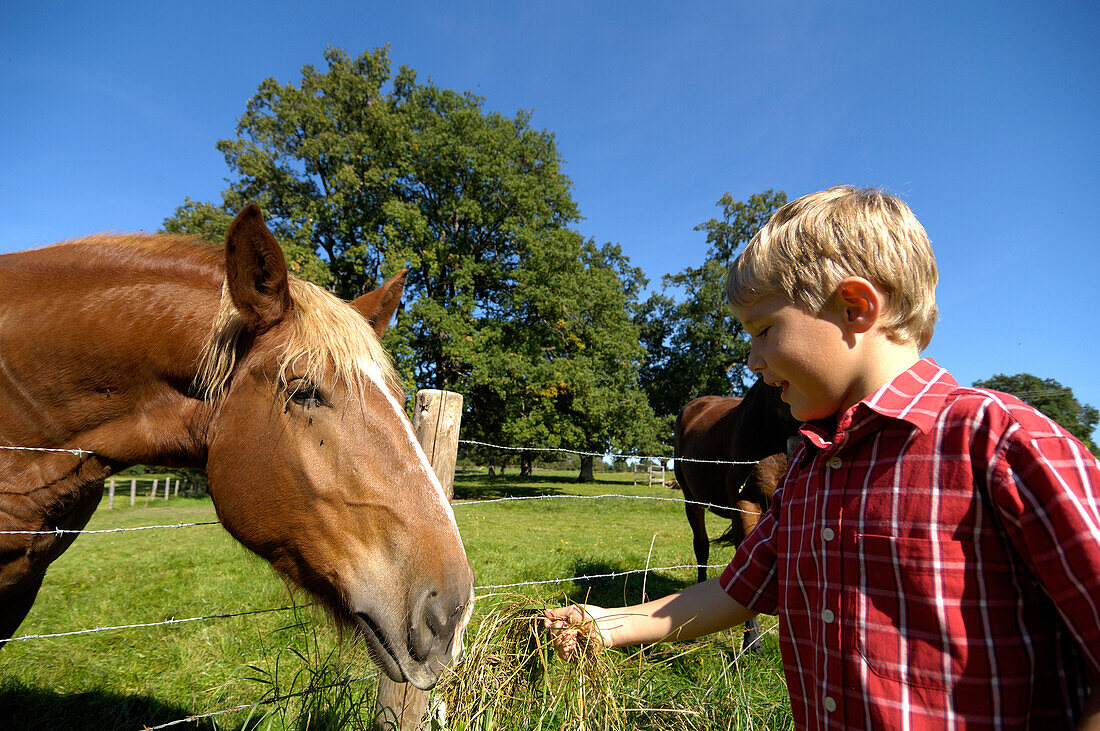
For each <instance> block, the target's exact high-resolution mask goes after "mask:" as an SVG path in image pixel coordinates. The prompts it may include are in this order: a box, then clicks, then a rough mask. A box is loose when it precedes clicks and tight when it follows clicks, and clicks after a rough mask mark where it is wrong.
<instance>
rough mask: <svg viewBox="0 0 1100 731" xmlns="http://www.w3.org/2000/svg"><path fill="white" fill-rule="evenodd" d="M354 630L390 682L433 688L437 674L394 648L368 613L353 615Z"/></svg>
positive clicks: (422, 688) (418, 687)
mask: <svg viewBox="0 0 1100 731" xmlns="http://www.w3.org/2000/svg"><path fill="white" fill-rule="evenodd" d="M355 630H356V633H357V634H359V635H360V636H362V637H363V638H364V639H365V640H366V643H367V649H368V651H369V652H370V655H371V658H372V659H373V660H374V662H375V664H376V665H378V667H379V668H381V669H382V671H383V672H384V673H386V675H388V676H389V678H390V680H392V681H393V682H395V683H408V684H410V685H412V686H413V687H414V688H417V689H419V690H431V689H432V688H434V687H435V684H436V682H437V681H438V680H439V674H438V673H435V672H432V671H431V670H430V669H429V668H428V667H427V665H426V664H419V663H416V662H414V661H413V659H412V658H411V657H410V656H409V654H408V652H407V651H404V650H402V649H401V648H397V647H394V646H393V644H392V643H391V642H390V640H389V639H387V637H386V634H385V633H384V632H383V631H382V628H381V627H379V626H378V624H377V623H376V622H375V621H374V620H373V619H371V616H370V615H369V614H368V613H366V612H356V613H355ZM401 658H403V659H404V662H402V659H401Z"/></svg>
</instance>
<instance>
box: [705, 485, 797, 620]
mask: <svg viewBox="0 0 1100 731" xmlns="http://www.w3.org/2000/svg"><path fill="white" fill-rule="evenodd" d="M782 500H783V490H782V488H779V489H777V490H776V491H775V495H773V496H772V501H771V506H770V507H769V509H768V511H767V512H765V513H764V515H763V516H762V517H761V519H760V522H759V523H757V524H756V528H754V529H753V530H752V532H751V533H749V535H748V536H746V537H745V540H744V541H742V542H741V545H740V546H738V548H737V551H736V552H735V553H734V554H733V560H732V561H731V562H730V564H729V565H728V566H726V568H725V570H724V571H723V572H722V576H721V577H720V578H719V580H718V581H719V585H720V586H721V587H722V589H723V590H725V592H726V593H727V594H729V595H730V597H731V598H732V599H733V600H734V601H736V602H738V603H740V604H741V605H742V606H745V607H748V608H749V609H752V610H755V611H757V612H760V613H762V614H778V613H779V592H778V587H777V584H776V550H775V542H776V538H777V536H778V524H777V523H776V519H775V516H776V515H777V514H778V511H779V506H780V505H781V504H782Z"/></svg>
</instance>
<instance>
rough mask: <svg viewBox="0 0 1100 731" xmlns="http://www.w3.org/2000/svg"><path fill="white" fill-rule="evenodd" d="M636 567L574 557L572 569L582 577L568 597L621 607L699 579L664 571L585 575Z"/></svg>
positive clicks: (654, 596) (572, 600)
mask: <svg viewBox="0 0 1100 731" xmlns="http://www.w3.org/2000/svg"><path fill="white" fill-rule="evenodd" d="M634 568H636V567H633V566H631V567H627V566H625V565H623V564H611V563H608V562H606V561H585V560H580V561H574V562H573V566H572V571H573V576H574V577H575V578H576V579H578V581H577V583H576V585H575V587H574V588H573V589H571V590H569V591H568V592H566V597H567V598H568V599H569V601H571V602H584V603H587V604H596V605H598V606H601V607H621V606H624V605H628V604H638V603H640V602H642V601H648V600H650V599H656V598H658V597H662V596H665V595H667V594H672V593H673V592H677V591H682V590H683V589H686V588H687V587H689V586H691V585H692V584H694V583H695V582H694V581H691V580H685V579H680V578H676V577H674V576H672V575H670V574H668V573H665V572H663V571H651V572H649V573H645V574H627V575H626V576H615V577H608V578H599V579H582V578H581V577H584V576H598V575H601V574H611V573H618V572H622V571H628V570H631V569H634ZM643 589H644V591H645V597H644V599H643V596H642V591H643Z"/></svg>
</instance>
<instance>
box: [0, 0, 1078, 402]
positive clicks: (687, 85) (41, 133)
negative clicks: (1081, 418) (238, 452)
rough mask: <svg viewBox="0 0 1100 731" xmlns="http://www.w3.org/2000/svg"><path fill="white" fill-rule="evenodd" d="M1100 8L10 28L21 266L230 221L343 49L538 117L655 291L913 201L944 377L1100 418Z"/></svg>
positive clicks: (14, 194)
mask: <svg viewBox="0 0 1100 731" xmlns="http://www.w3.org/2000/svg"><path fill="white" fill-rule="evenodd" d="M1098 37H1100V5H1097V4H1096V3H1095V2H1050V3H1020V2H972V3H958V2H950V3H948V2H928V3H906V4H901V3H896V4H887V3H881V2H863V1H853V2H843V3H838V2H782V1H780V2H766V3H765V2H752V3H749V2H730V1H729V0H726V1H725V2H721V3H718V2H715V3H699V2H681V3H655V2H629V3H628V2H615V3H594V2H569V1H563V2H557V3H552V4H551V3H537V4H536V3H503V2H500V3H477V4H474V3H466V2H455V1H454V0H449V1H448V2H418V1H417V0H407V1H406V2H404V3H390V2H387V3H380V2H378V3H375V2H324V3H322V2H309V3H307V2H263V3H260V2H240V3H233V2H217V3H214V2H206V1H205V0H200V1H196V2H189V3H171V4H168V3H149V2H144V3H136V2H112V3H92V2H49V1H48V0H47V1H44V2H38V3H12V2H9V3H4V4H3V5H2V6H0V99H2V100H3V101H2V104H3V111H2V112H0V170H2V171H3V173H2V174H0V252H7V251H15V250H19V249H23V248H28V247H32V246H40V245H44V244H48V243H51V242H54V241H57V240H61V239H64V238H71V237H74V236H78V235H82V234H87V233H94V232H99V231H105V230H116V231H135V230H142V229H144V230H155V229H157V228H158V227H159V226H160V224H161V222H162V221H163V219H164V218H165V217H166V216H168V215H170V214H171V213H172V211H173V210H174V208H175V207H176V206H177V205H179V204H180V203H182V201H183V199H184V197H185V196H189V197H191V198H193V199H196V200H220V191H221V190H222V188H223V187H224V186H225V178H226V177H227V176H228V174H229V172H228V170H227V168H226V166H225V163H224V160H223V159H222V157H221V155H220V154H219V153H218V152H217V150H216V149H215V147H214V145H215V143H216V142H217V141H218V140H219V139H223V138H227V137H231V136H232V135H233V132H234V126H235V122H236V119H237V117H238V116H240V114H241V113H242V112H243V111H244V108H245V104H246V102H247V100H248V99H249V97H250V96H251V95H252V94H253V93H254V92H255V91H256V88H257V86H258V85H259V83H260V82H261V81H262V80H263V79H264V78H267V77H273V78H275V79H277V80H278V81H280V82H282V83H286V82H296V81H297V80H298V79H299V78H300V69H301V67H302V66H303V65H304V64H314V65H317V66H323V59H322V52H323V50H324V48H325V47H326V46H328V45H334V46H339V47H341V48H343V49H345V50H346V51H348V52H349V53H351V54H358V53H360V52H361V51H363V50H365V49H368V48H375V47H378V46H381V45H383V44H389V45H390V47H391V58H392V59H393V62H394V64H395V66H399V65H402V64H403V65H408V66H411V67H412V68H413V69H415V70H416V71H417V73H418V74H419V75H420V77H421V78H422V79H425V78H429V77H430V78H431V79H432V80H433V81H434V82H435V83H437V84H439V85H441V86H445V87H448V88H453V89H457V90H471V91H473V92H475V93H477V94H479V95H481V96H483V97H484V98H485V106H486V108H487V109H490V110H495V111H500V112H503V113H505V114H513V113H515V112H516V111H517V110H519V109H527V110H532V111H533V114H534V117H533V125H534V126H536V127H538V128H542V129H547V130H549V131H551V132H553V133H554V134H555V136H556V139H557V143H558V148H559V150H560V152H561V153H562V155H563V156H564V158H565V160H566V168H565V169H566V172H567V174H568V175H569V176H570V177H571V179H572V180H573V183H574V185H575V189H574V198H575V200H576V201H577V202H578V204H579V205H580V208H581V212H582V215H583V216H584V217H585V218H584V220H583V221H581V222H580V223H579V224H578V226H577V228H578V229H579V230H580V231H581V233H583V234H585V235H586V236H591V237H593V238H595V239H596V240H597V241H599V242H603V241H614V242H617V243H619V244H621V245H622V247H623V249H624V251H625V253H626V254H627V255H628V256H629V257H630V258H631V260H632V262H633V263H634V264H635V265H637V266H640V267H642V269H643V270H644V271H645V272H646V273H647V275H648V276H649V277H650V278H651V279H652V280H654V282H656V281H658V280H659V279H660V276H661V275H662V274H665V273H668V272H675V271H679V270H681V269H683V268H684V267H687V266H695V265H697V264H699V263H700V262H701V261H702V259H703V257H704V255H705V251H706V244H705V240H704V236H703V235H702V234H701V233H699V232H696V231H694V230H693V229H694V227H695V226H696V225H697V224H698V223H700V222H702V221H704V220H706V219H708V218H710V217H712V216H714V215H717V213H718V209H717V208H716V207H715V205H714V204H715V201H717V199H718V198H719V197H720V196H721V195H722V194H723V193H724V192H726V191H729V192H730V193H731V194H732V195H733V196H734V197H735V198H737V199H744V198H747V197H748V196H749V195H751V194H753V193H755V192H759V191H762V190H765V189H767V188H776V189H782V190H785V191H786V192H787V193H788V195H789V196H791V197H792V198H794V197H797V196H799V195H803V194H805V193H809V192H812V191H815V190H819V189H822V188H824V187H827V186H830V185H834V184H837V183H853V184H857V185H875V186H881V187H884V188H886V189H887V190H889V191H890V192H892V193H895V194H897V195H899V196H901V197H902V198H903V199H904V200H905V201H906V202H907V203H908V204H909V205H910V206H911V207H912V208H913V210H914V212H915V213H916V214H917V217H918V218H919V219H920V220H921V221H922V222H923V223H924V225H925V228H926V229H927V230H928V232H929V235H930V236H931V238H932V242H933V246H934V248H935V250H936V252H937V256H938V259H939V265H940V270H941V284H940V288H939V291H938V296H939V304H940V310H941V314H942V319H941V322H940V324H939V325H938V327H937V330H936V336H935V337H934V339H933V341H932V345H931V346H930V348H929V349H928V351H927V354H928V355H931V356H933V357H935V358H936V359H937V360H938V361H939V362H940V363H941V364H942V365H944V366H946V367H948V368H949V369H951V370H952V371H953V372H954V373H955V375H956V376H957V377H958V379H959V381H960V382H963V383H969V382H971V381H973V380H974V379H978V378H987V377H989V376H991V375H992V374H994V373H998V372H1003V373H1009V374H1011V373H1018V372H1029V373H1032V374H1034V375H1037V376H1039V377H1041V378H1054V379H1056V380H1058V381H1060V382H1062V383H1063V384H1064V385H1067V386H1070V387H1071V388H1073V390H1074V392H1075V393H1076V394H1077V396H1078V398H1079V399H1080V400H1082V401H1084V402H1086V403H1091V404H1093V405H1095V406H1100V373H1098V372H1097V371H1098V368H1097V366H1098V365H1100V358H1098V357H1097V355H1096V351H1097V344H1096V340H1097V333H1098V331H1100V327H1098V325H1100V316H1098V310H1097V302H1096V296H1095V292H1096V290H1097V285H1098V276H1100V253H1098V252H1100V226H1097V224H1096V222H1095V214H1096V212H1097V210H1098V206H1097V201H1098V200H1100V172H1098V171H1100V141H1098V138H1100V134H1098V132H1100V125H1098V124H1097V122H1098V117H1100V115H1098V113H1097V110H1098V109H1100V75H1098V74H1097V69H1098V68H1100V50H1098V49H1100V44H1098V43H1097V41H1096V39H1097V38H1098Z"/></svg>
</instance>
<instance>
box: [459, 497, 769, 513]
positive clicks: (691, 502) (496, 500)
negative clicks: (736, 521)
mask: <svg viewBox="0 0 1100 731" xmlns="http://www.w3.org/2000/svg"><path fill="white" fill-rule="evenodd" d="M605 498H620V499H622V500H654V501H657V502H669V503H682V504H684V505H699V506H701V507H704V508H709V509H717V510H728V511H730V512H733V513H744V514H745V515H760V514H761V513H760V512H759V511H755V510H743V509H741V508H735V507H733V506H732V505H720V504H718V503H705V502H702V501H700V500H688V499H687V498H679V497H657V496H656V495H623V494H618V493H607V494H605V495H516V496H514V497H496V498H484V499H482V500H460V501H458V502H456V503H452V507H454V508H464V507H466V506H468V505H486V504H488V503H506V502H513V501H520V500H603V499H605Z"/></svg>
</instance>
